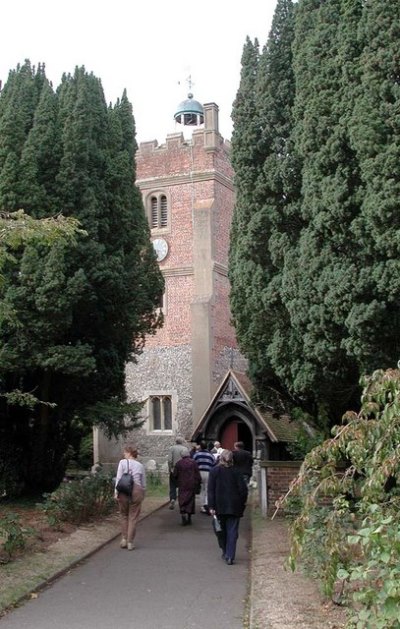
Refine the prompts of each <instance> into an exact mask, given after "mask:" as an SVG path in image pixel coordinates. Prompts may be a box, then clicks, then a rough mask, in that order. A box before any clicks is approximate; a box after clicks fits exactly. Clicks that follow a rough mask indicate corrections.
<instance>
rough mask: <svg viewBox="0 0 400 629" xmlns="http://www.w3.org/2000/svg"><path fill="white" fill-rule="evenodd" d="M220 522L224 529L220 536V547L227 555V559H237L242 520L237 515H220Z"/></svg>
mask: <svg viewBox="0 0 400 629" xmlns="http://www.w3.org/2000/svg"><path fill="white" fill-rule="evenodd" d="M218 520H219V521H220V522H221V527H222V532H221V534H220V535H219V536H218V543H219V546H220V548H221V550H222V551H223V552H224V553H225V557H227V558H229V559H235V555H236V542H237V539H238V537H239V522H240V518H238V517H237V516H235V515H219V516H218Z"/></svg>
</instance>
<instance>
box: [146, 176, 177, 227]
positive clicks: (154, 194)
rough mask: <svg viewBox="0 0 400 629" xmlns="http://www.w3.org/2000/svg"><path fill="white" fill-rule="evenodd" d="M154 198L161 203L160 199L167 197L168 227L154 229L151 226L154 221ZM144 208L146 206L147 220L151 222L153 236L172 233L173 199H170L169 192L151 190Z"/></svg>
mask: <svg viewBox="0 0 400 629" xmlns="http://www.w3.org/2000/svg"><path fill="white" fill-rule="evenodd" d="M154 197H156V198H157V199H158V202H159V203H160V198H161V197H165V198H166V199H167V213H168V219H167V225H166V227H152V226H151V219H152V217H151V200H152V198H154ZM144 206H145V209H146V216H147V220H148V222H149V226H150V232H151V235H152V236H154V235H155V234H157V235H161V234H169V233H170V232H171V197H170V194H169V192H168V191H167V190H162V189H158V188H157V189H156V190H151V191H150V192H148V193H147V194H146V196H145V199H144Z"/></svg>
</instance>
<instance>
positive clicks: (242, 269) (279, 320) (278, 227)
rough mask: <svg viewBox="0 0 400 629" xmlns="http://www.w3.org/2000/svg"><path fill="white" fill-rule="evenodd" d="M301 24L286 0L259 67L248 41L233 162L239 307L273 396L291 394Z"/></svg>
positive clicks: (239, 323)
mask: <svg viewBox="0 0 400 629" xmlns="http://www.w3.org/2000/svg"><path fill="white" fill-rule="evenodd" d="M293 28H294V9H293V3H292V2H291V1H290V0H279V1H278V3H277V7H276V10H275V15H274V19H273V23H272V28H271V32H270V34H269V38H268V41H267V44H266V46H265V48H264V50H263V52H262V55H261V57H260V59H258V57H257V66H256V68H255V69H254V61H253V55H252V52H253V51H252V48H251V46H250V44H249V42H247V47H246V48H245V53H246V54H244V56H243V60H242V63H243V68H242V81H241V86H240V89H239V92H238V97H237V99H236V102H235V105H234V110H233V120H234V122H235V128H234V135H233V139H232V161H233V165H234V167H235V173H236V175H235V183H236V188H237V190H238V195H237V199H238V200H237V204H236V207H235V214H234V221H233V229H232V239H231V255H230V279H231V283H232V293H231V306H232V311H233V314H234V321H235V325H236V329H237V334H238V338H239V342H240V346H241V348H242V351H244V353H245V354H246V356H247V357H248V359H249V367H250V374H251V376H252V378H253V380H254V382H255V383H256V385H258V390H259V393H260V397H262V398H263V399H264V400H269V401H271V391H272V390H274V391H278V392H279V394H280V395H283V396H284V397H286V398H290V397H291V395H290V393H289V389H288V387H285V386H283V384H282V380H281V378H280V372H281V373H282V372H283V370H284V366H283V365H284V363H283V361H282V360H279V359H278V358H277V355H278V354H279V353H282V351H284V352H285V351H286V348H287V343H286V342H285V341H284V342H283V343H281V339H282V340H283V339H284V338H285V336H286V335H287V333H288V331H289V323H288V317H287V313H286V310H285V308H284V306H283V304H282V301H281V296H280V293H281V282H282V269H283V266H284V251H285V244H284V243H285V240H286V239H287V238H289V241H290V239H291V238H293V237H294V233H293V232H294V231H297V230H298V227H297V223H298V221H297V220H296V219H295V218H294V215H295V211H294V208H293V202H294V198H295V197H296V195H298V192H297V191H296V192H295V190H296V176H295V175H296V172H297V170H298V165H297V162H296V159H295V157H294V152H293V150H291V149H290V148H289V147H290V133H291V126H292V119H291V110H292V106H293V98H294V79H293V72H292V59H291V58H292V52H291V46H292V41H293ZM249 60H250V63H249ZM249 77H250V80H249ZM243 104H244V105H247V106H246V107H245V106H243ZM247 160H249V161H250V163H248V161H247ZM297 181H298V179H297ZM242 190H243V192H242ZM274 397H276V396H275V395H274Z"/></svg>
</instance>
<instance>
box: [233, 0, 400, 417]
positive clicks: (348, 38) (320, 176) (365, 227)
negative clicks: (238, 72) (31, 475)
mask: <svg viewBox="0 0 400 629" xmlns="http://www.w3.org/2000/svg"><path fill="white" fill-rule="evenodd" d="M399 11H400V10H399V8H398V7H397V5H396V7H395V6H394V5H393V3H390V2H380V3H370V2H362V0H330V1H329V2H320V1H316V0H299V2H298V3H297V4H296V5H295V6H293V5H292V3H291V2H289V0H279V1H278V2H277V5H276V11H275V16H274V21H273V24H272V28H271V32H270V34H269V38H268V41H267V44H266V46H265V48H264V50H263V53H262V55H261V56H256V57H255V59H254V62H253V66H252V71H251V76H252V77H253V84H252V85H251V89H250V88H248V86H246V85H245V86H244V87H242V85H240V87H239V91H238V98H237V100H236V101H235V103H234V108H233V120H234V123H235V128H234V135H233V140H232V154H233V157H232V158H233V164H234V167H235V173H236V186H237V190H238V198H237V202H236V207H235V212H234V222H233V229H232V239H231V251H230V280H231V284H232V293H231V306H232V313H233V319H234V323H235V326H236V329H237V335H238V339H239V343H240V346H241V349H242V351H243V352H244V353H245V355H246V356H247V357H248V359H249V364H250V375H251V376H252V378H253V381H254V384H255V385H256V387H257V390H258V394H259V396H260V398H263V399H265V400H267V399H269V400H270V399H271V389H272V390H274V391H275V392H278V394H279V398H280V399H281V401H282V402H283V404H284V405H285V406H286V407H288V408H289V409H290V408H293V407H301V408H302V409H303V410H304V411H306V412H308V413H311V414H312V415H313V416H315V417H317V416H318V415H319V414H321V413H327V414H328V417H329V418H330V422H331V424H334V423H336V422H338V421H340V418H341V416H342V414H343V412H344V411H345V410H346V409H347V408H353V409H357V408H358V405H359V392H360V389H359V379H360V374H361V373H365V372H371V371H373V370H375V369H377V368H378V367H381V366H383V367H390V366H391V365H393V364H395V363H396V361H397V359H398V356H399V353H400V337H399V335H398V334H397V333H396V330H397V329H398V327H399V325H398V324H399V320H398V317H399V306H400V292H399V281H400V268H399V262H398V260H399V255H398V254H399V252H398V244H399V242H400V240H399V238H400V229H399V227H400V225H399V223H398V215H399V212H398V211H396V210H398V196H399V195H398V190H397V187H398V182H397V179H398V178H397V177H396V174H395V164H396V163H397V161H398V155H397V150H398V144H399V127H398V124H397V118H398V116H397V115H396V112H397V113H398V107H399V101H400V93H399V80H398V77H399V75H400V72H399V70H400V68H399V60H398V55H397V54H396V53H395V47H396V45H397V44H396V42H397V39H398V24H399V17H400V15H399ZM248 47H249V42H247V43H246V45H245V48H244V50H245V51H246V50H247V49H248ZM242 64H243V65H242V68H243V70H242V72H243V73H245V72H246V67H247V65H248V61H247V56H245V55H244V57H243V61H242ZM254 77H255V78H254ZM244 100H245V101H246V100H247V102H248V106H247V108H244V107H243V101H244ZM249 130H251V133H250V132H249ZM250 139H252V141H253V145H252V146H251V148H249V144H250V143H251V140H250ZM396 160H397V161H396Z"/></svg>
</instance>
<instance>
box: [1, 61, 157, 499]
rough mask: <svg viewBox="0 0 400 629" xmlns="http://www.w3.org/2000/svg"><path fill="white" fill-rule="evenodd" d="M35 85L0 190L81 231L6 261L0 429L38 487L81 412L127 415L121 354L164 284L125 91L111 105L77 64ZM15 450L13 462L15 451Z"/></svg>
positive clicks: (148, 327)
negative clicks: (15, 398)
mask: <svg viewBox="0 0 400 629" xmlns="http://www.w3.org/2000/svg"><path fill="white" fill-rule="evenodd" d="M42 88H43V89H42V90H41V94H40V97H39V98H38V100H37V106H36V108H35V111H34V112H33V113H32V116H31V128H30V129H28V130H27V133H26V137H25V142H24V143H23V145H22V146H21V150H20V158H19V172H20V178H19V179H18V180H17V181H16V182H15V185H14V184H13V182H12V181H11V180H8V181H5V185H4V190H8V191H10V192H12V193H13V194H14V195H15V199H16V203H17V204H20V202H21V203H22V202H23V203H24V204H26V209H27V211H28V212H30V213H32V214H33V215H34V216H42V215H43V214H45V213H49V214H53V215H54V214H56V213H58V212H59V211H60V210H62V211H63V213H64V214H65V215H69V216H73V217H74V218H75V219H78V220H79V221H80V224H81V225H82V227H83V228H84V230H85V232H86V234H82V235H78V237H77V239H76V245H75V246H74V247H73V248H71V246H70V245H68V244H66V243H64V242H60V243H56V244H55V245H54V246H52V247H51V249H50V250H49V249H48V248H47V247H42V246H38V245H37V244H35V243H32V244H28V245H27V246H26V247H24V248H23V249H22V250H21V252H20V256H19V258H17V259H15V257H14V260H10V262H9V265H8V268H7V269H6V271H7V272H6V273H5V287H4V303H5V304H6V307H7V308H8V309H9V310H13V311H14V312H15V313H16V318H15V320H14V321H12V322H8V323H5V325H4V326H3V329H2V330H1V333H2V338H3V351H2V355H1V360H0V374H1V375H2V385H3V387H2V388H3V392H4V396H3V403H2V405H1V408H0V432H1V433H2V436H4V443H6V444H7V446H8V449H9V450H10V451H12V452H13V458H14V460H15V462H16V463H17V467H16V469H15V470H14V474H15V476H16V477H17V476H18V475H21V476H22V479H21V480H22V481H23V482H24V483H25V486H28V487H30V488H32V489H36V490H37V489H38V488H42V489H52V488H53V487H54V486H55V485H56V484H57V483H58V482H59V481H60V479H61V478H62V475H63V473H64V469H65V464H66V458H65V454H66V450H67V448H68V445H69V443H70V442H71V439H72V435H73V433H74V430H75V425H76V424H77V423H79V424H80V425H82V424H83V425H86V426H90V425H93V423H97V424H101V425H103V427H105V429H106V430H107V431H108V433H109V434H113V435H116V434H119V432H120V431H121V430H123V429H124V428H125V427H126V421H127V419H128V418H130V420H131V424H130V425H131V426H134V425H135V422H136V417H137V411H138V408H139V407H138V404H137V403H131V404H128V403H127V401H126V398H125V387H124V382H125V364H126V362H127V361H128V360H129V359H130V358H132V357H133V355H134V354H135V353H136V352H138V351H140V348H141V346H142V344H143V339H144V335H145V334H147V333H151V332H152V331H154V329H155V328H157V326H158V325H159V324H160V319H159V317H158V316H157V315H156V310H155V309H156V306H157V301H158V297H159V294H160V293H161V292H162V290H163V279H162V276H161V273H160V271H159V269H158V265H157V263H156V260H155V256H154V253H153V250H152V247H151V243H150V240H149V227H148V225H147V221H146V219H145V215H144V209H143V205H142V200H141V196H140V193H139V190H138V189H137V187H136V185H135V183H134V177H135V168H134V155H135V150H136V143H135V139H134V136H135V127H134V120H133V116H132V110H131V106H130V104H129V101H128V100H127V97H126V94H124V96H123V98H122V99H121V101H119V102H118V103H117V105H116V106H115V107H114V108H112V107H110V108H107V106H106V104H105V100H104V95H103V90H102V87H101V83H100V81H99V80H98V79H97V78H96V77H94V76H93V75H92V74H88V73H86V72H85V70H84V68H77V69H76V70H75V73H74V74H73V75H72V76H71V75H65V76H64V77H63V79H62V83H61V85H60V87H59V89H58V90H57V92H56V94H54V93H52V91H51V88H50V86H49V85H48V83H47V82H45V81H43V82H42ZM8 91H9V90H8V88H7V90H6V94H7V92H8ZM0 102H1V99H0ZM0 111H1V108H0ZM8 113H9V112H8ZM46 118H47V121H48V124H46ZM10 119H11V117H10ZM10 127H12V125H10ZM6 198H7V197H6V196H5V197H4V200H3V203H4V202H5V199H6ZM15 388H18V389H19V390H20V391H21V393H22V394H24V393H26V392H30V391H35V395H36V397H37V399H38V400H39V401H38V402H37V403H35V404H34V405H33V406H32V405H30V406H28V407H27V406H23V405H21V404H15V403H14V404H12V403H10V399H9V397H7V392H8V391H11V390H13V389H15ZM22 452H23V453H24V466H22V467H21V466H19V465H18V458H17V457H16V456H15V455H16V454H19V453H22Z"/></svg>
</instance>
